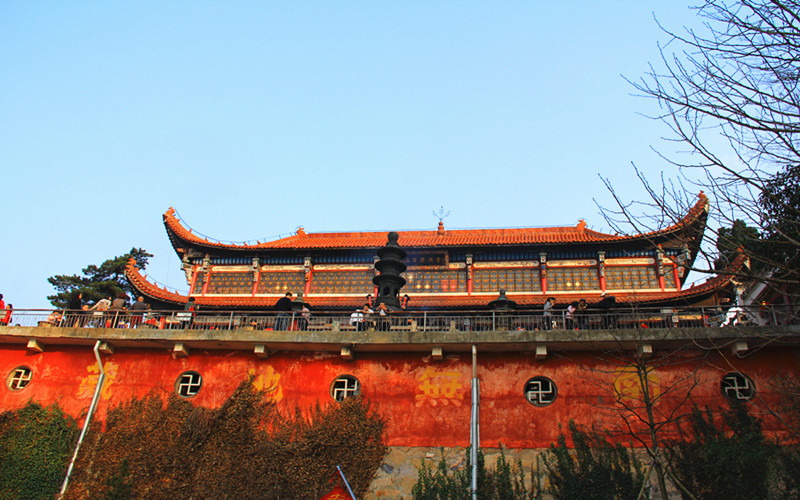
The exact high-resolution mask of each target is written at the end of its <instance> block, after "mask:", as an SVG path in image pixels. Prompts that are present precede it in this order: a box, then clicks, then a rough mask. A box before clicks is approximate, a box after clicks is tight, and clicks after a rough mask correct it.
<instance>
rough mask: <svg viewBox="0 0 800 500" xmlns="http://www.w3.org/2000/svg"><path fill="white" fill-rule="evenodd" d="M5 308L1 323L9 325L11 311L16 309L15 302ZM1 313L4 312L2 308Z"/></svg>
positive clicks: (0, 319)
mask: <svg viewBox="0 0 800 500" xmlns="http://www.w3.org/2000/svg"><path fill="white" fill-rule="evenodd" d="M3 309H4V310H5V314H3V317H2V318H0V325H2V326H8V325H10V324H11V313H12V312H13V311H14V304H9V305H7V306H4V307H3ZM0 313H2V310H0Z"/></svg>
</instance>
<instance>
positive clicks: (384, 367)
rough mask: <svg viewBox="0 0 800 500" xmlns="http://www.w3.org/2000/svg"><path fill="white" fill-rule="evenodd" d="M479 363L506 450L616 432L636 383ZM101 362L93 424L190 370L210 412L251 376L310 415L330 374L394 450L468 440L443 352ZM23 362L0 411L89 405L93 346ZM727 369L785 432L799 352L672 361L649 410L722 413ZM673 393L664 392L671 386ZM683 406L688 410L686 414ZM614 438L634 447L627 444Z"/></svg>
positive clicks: (558, 367)
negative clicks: (582, 431)
mask: <svg viewBox="0 0 800 500" xmlns="http://www.w3.org/2000/svg"><path fill="white" fill-rule="evenodd" d="M701 356H705V357H701ZM478 360H479V361H478V362H479V367H478V377H479V379H480V384H481V412H480V418H481V442H482V445H483V446H489V447H493V446H497V444H498V443H499V442H502V443H503V444H504V445H506V446H509V447H512V448H539V447H545V446H548V445H549V444H550V443H551V442H553V441H555V439H556V437H557V435H558V433H559V431H560V429H561V428H564V429H565V428H566V424H567V422H568V421H569V419H574V420H575V421H576V422H577V423H578V424H582V425H592V424H596V425H598V426H599V427H601V428H605V429H608V430H611V431H615V430H619V429H621V428H622V427H623V422H622V420H621V419H620V418H619V413H618V408H619V406H618V405H616V404H615V396H614V391H613V387H614V384H615V380H616V384H617V386H618V387H622V388H623V389H624V388H625V387H627V390H633V391H634V392H635V391H636V386H635V384H633V385H631V384H627V385H626V383H625V382H626V375H625V374H624V373H622V374H621V375H620V373H619V368H618V366H617V365H616V364H615V363H613V362H611V361H605V360H603V359H601V358H600V357H599V355H597V354H592V353H571V354H569V355H559V354H552V353H551V354H550V356H549V357H548V359H546V360H544V361H537V360H536V359H535V358H534V357H533V355H531V354H526V353H518V354H502V355H501V354H488V353H487V354H481V353H479V355H478ZM103 361H104V364H105V368H106V371H107V379H106V384H105V387H104V390H103V392H102V397H101V401H100V406H99V407H98V415H99V417H100V418H101V419H104V418H105V413H106V411H107V410H108V408H110V407H114V406H115V405H118V404H119V403H121V402H123V401H126V400H128V399H130V398H131V397H132V396H142V395H144V394H146V393H147V392H148V391H150V390H152V389H154V388H155V389H156V390H158V391H163V393H164V395H166V394H169V393H171V392H172V391H174V385H175V381H176V379H177V378H178V376H179V375H180V374H181V373H182V372H184V371H186V370H195V371H197V372H199V373H200V374H202V376H203V388H202V390H201V391H200V393H199V394H198V395H197V396H195V397H194V398H192V402H193V403H194V404H197V405H203V406H207V407H218V406H219V405H221V404H222V402H223V401H224V400H225V399H226V398H227V397H228V396H229V395H230V394H231V393H232V392H233V390H234V389H235V388H236V386H237V385H238V384H239V383H240V382H241V381H242V380H243V379H245V378H247V376H248V375H253V376H254V384H255V385H256V386H257V387H259V388H262V389H263V388H267V389H270V390H271V392H270V394H271V395H272V397H273V399H274V400H275V401H276V402H277V403H278V404H279V405H281V406H282V407H283V408H284V409H287V410H288V409H293V408H294V406H295V405H297V406H299V407H300V408H301V409H308V408H312V407H313V406H314V405H315V404H316V403H317V402H318V401H319V402H321V403H323V404H325V403H328V404H334V403H332V401H331V398H330V395H329V388H330V385H331V383H332V381H333V380H334V378H336V377H337V376H339V375H343V374H349V375H353V376H355V377H357V378H358V379H359V381H360V382H361V387H362V393H363V394H364V395H365V396H366V397H367V398H369V399H370V400H371V401H372V402H373V404H374V405H375V406H376V407H377V408H378V410H379V411H380V412H381V413H382V414H384V415H385V416H387V417H388V422H389V423H388V428H387V444H389V445H390V446H446V447H451V446H466V445H467V444H468V443H469V420H470V378H471V376H472V364H471V363H472V361H471V357H470V356H468V355H464V356H458V355H451V356H446V358H445V359H444V360H442V361H438V362H437V361H433V360H431V359H430V358H429V357H425V356H421V355H419V354H386V353H384V354H369V355H368V354H359V353H357V354H356V359H355V360H354V361H345V360H343V359H341V357H339V356H336V355H328V354H321V353H310V354H299V353H278V354H275V355H272V356H270V357H269V358H268V359H259V358H257V357H255V356H254V355H253V354H252V353H250V352H229V351H192V353H191V355H190V356H189V357H186V358H180V359H173V358H172V357H171V355H170V353H169V352H168V351H167V350H166V349H165V350H163V351H158V350H126V349H120V350H118V351H117V352H116V353H115V354H113V355H110V356H103ZM654 364H655V361H654ZM21 365H25V366H28V367H29V368H31V369H32V370H33V379H32V380H31V382H30V383H29V384H28V386H27V387H25V388H24V389H23V390H21V391H11V390H9V389H7V388H6V387H2V388H0V410H10V409H16V408H19V407H21V406H23V405H24V404H25V403H26V402H27V401H28V400H30V399H33V400H36V401H39V402H41V403H44V404H49V403H52V402H57V403H58V404H59V405H60V406H61V407H62V408H64V409H65V411H67V412H68V413H70V414H72V415H76V416H78V415H81V414H83V413H84V412H85V411H86V409H87V408H88V407H89V404H90V402H91V398H92V395H93V393H94V388H95V384H96V381H97V374H98V371H97V367H96V365H95V358H94V354H93V352H92V351H91V349H89V348H85V347H84V348H60V349H55V350H47V351H45V352H43V353H39V354H32V353H30V352H28V351H27V350H26V349H24V348H22V347H19V348H17V347H8V346H4V347H2V348H0V374H8V373H10V372H11V371H12V370H13V369H14V368H16V367H18V366H21ZM731 371H740V372H742V373H744V374H746V375H748V376H749V377H750V378H751V379H752V380H753V381H754V383H755V386H756V389H757V391H758V393H757V397H756V398H755V399H754V400H753V401H752V402H751V407H752V409H753V412H754V414H756V415H758V416H759V417H761V418H763V420H764V426H765V429H767V430H768V431H771V432H774V433H776V434H783V430H782V427H781V425H780V423H779V422H778V421H777V420H776V419H775V418H773V417H771V416H770V415H769V414H768V413H767V412H766V407H767V406H769V407H770V408H772V409H773V410H776V411H777V410H778V409H779V404H778V403H779V401H778V398H777V395H776V394H775V392H774V390H773V388H772V386H771V384H772V382H773V380H774V378H775V377H776V376H777V375H784V374H787V373H794V374H797V373H798V372H800V353H799V352H798V351H796V350H785V351H781V350H778V349H763V350H761V351H758V352H755V353H752V354H751V355H749V356H747V357H745V358H738V357H736V356H733V355H732V354H731V355H725V356H721V355H719V354H702V353H699V352H696V353H693V354H691V355H689V356H687V357H686V358H684V359H682V360H681V362H680V363H677V364H676V363H674V362H672V363H670V364H668V365H666V366H663V367H660V368H657V369H656V370H655V371H654V372H653V375H652V377H653V381H654V383H655V386H656V387H659V388H660V389H659V390H660V391H661V394H662V396H661V400H660V402H659V404H658V406H657V410H658V411H660V412H662V413H668V412H669V411H670V410H671V409H672V408H673V407H674V406H675V405H676V404H679V403H681V402H683V395H684V394H685V390H686V389H687V388H688V387H689V386H690V385H694V384H695V383H696V387H694V388H693V390H692V399H693V401H694V402H695V403H697V404H698V405H700V406H705V405H709V406H712V407H717V406H720V405H724V404H725V399H724V398H723V397H722V395H721V394H720V387H719V384H720V378H721V377H722V375H724V374H725V373H727V372H731ZM693 373H695V374H696V382H695V377H689V378H688V379H687V375H690V374H693ZM534 376H546V377H548V378H550V379H552V380H553V381H555V383H556V384H557V386H558V397H557V398H556V400H555V402H554V403H553V404H551V405H549V406H546V407H535V406H533V405H531V404H529V403H528V402H527V401H526V400H525V399H524V397H523V388H524V386H525V383H526V381H527V380H528V379H529V378H531V377H534ZM670 388H672V389H673V391H672V392H670V391H668V390H667V389H670ZM629 401H636V399H629ZM615 408H617V409H615ZM684 408H685V409H686V411H688V409H689V406H688V405H686V406H685V407H684ZM622 439H623V440H624V441H625V442H628V441H630V438H628V437H623V438H622Z"/></svg>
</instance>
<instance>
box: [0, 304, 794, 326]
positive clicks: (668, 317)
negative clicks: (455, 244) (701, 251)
mask: <svg viewBox="0 0 800 500" xmlns="http://www.w3.org/2000/svg"><path fill="white" fill-rule="evenodd" d="M3 317H4V316H3V312H2V311H0V319H3ZM785 325H800V308H798V307H791V306H753V307H743V306H742V307H739V306H736V307H685V308H678V307H670V308H665V307H657V308H644V307H636V308H622V307H620V308H616V309H612V310H608V311H603V310H598V309H586V310H584V311H578V312H576V313H574V314H569V313H568V312H567V311H566V310H564V309H559V310H555V311H553V312H552V314H551V315H547V316H545V315H544V314H543V313H542V312H541V311H451V312H448V311H401V312H392V313H389V314H387V315H385V316H381V315H380V314H378V313H363V312H358V311H356V312H341V311H339V312H331V311H316V310H315V311H312V312H310V313H309V312H301V311H297V312H283V313H276V312H274V311H222V310H200V311H194V312H188V311H147V312H138V311H130V310H108V311H73V310H63V309H61V310H52V309H15V310H13V311H12V313H11V317H10V322H9V323H8V326H19V327H36V326H43V327H72V328H157V329H183V328H191V329H208V330H231V329H244V330H279V331H287V330H288V331H305V330H309V331H347V330H354V331H410V332H426V331H439V332H448V331H450V332H469V331H474V332H480V331H490V330H501V331H535V330H601V329H616V328H619V329H622V328H717V327H720V328H734V327H738V326H755V327H769V326H785ZM0 326H2V324H0Z"/></svg>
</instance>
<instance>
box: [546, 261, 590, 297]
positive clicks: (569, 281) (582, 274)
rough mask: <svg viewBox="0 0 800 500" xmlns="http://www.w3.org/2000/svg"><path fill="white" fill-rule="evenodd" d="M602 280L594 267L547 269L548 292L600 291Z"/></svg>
mask: <svg viewBox="0 0 800 500" xmlns="http://www.w3.org/2000/svg"><path fill="white" fill-rule="evenodd" d="M599 288H600V279H599V278H598V277H597V269H596V268H594V267H551V268H548V269H547V290H548V291H551V292H568V291H572V290H598V289H599Z"/></svg>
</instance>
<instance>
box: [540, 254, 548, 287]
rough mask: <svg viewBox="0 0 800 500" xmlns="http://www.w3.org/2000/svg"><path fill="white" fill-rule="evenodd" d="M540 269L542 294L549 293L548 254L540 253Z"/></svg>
mask: <svg viewBox="0 0 800 500" xmlns="http://www.w3.org/2000/svg"><path fill="white" fill-rule="evenodd" d="M539 268H540V269H541V272H540V273H539V279H541V280H542V293H543V294H546V293H547V253H545V252H540V253H539Z"/></svg>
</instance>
